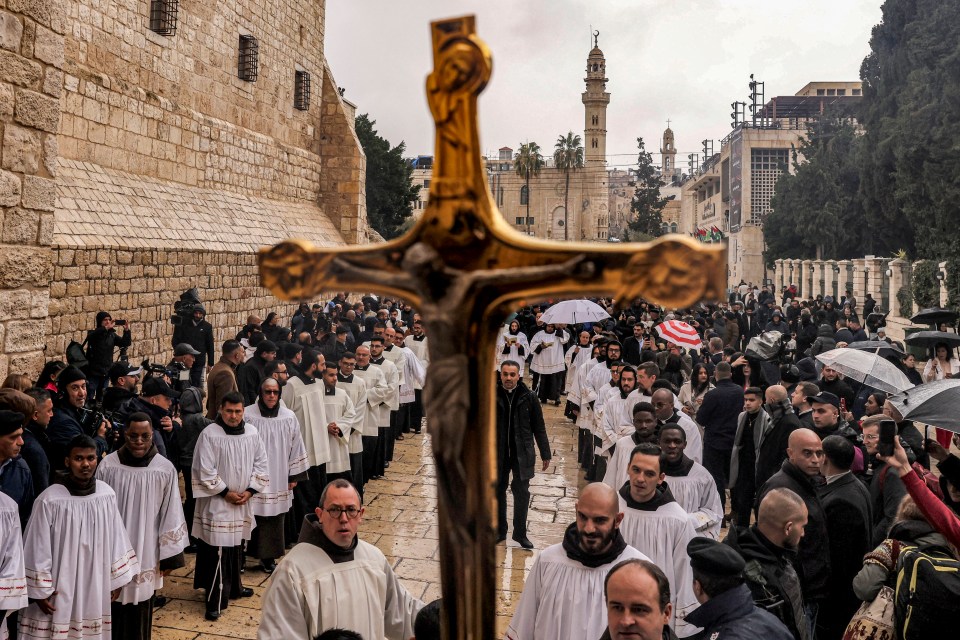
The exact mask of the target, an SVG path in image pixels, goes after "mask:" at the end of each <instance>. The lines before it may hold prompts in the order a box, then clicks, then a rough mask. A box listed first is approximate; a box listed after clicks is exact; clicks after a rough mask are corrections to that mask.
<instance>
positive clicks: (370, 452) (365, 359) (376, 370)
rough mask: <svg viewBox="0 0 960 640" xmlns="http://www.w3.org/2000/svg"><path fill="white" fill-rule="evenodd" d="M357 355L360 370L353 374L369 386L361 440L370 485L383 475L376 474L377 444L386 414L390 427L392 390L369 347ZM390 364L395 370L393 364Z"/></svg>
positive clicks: (366, 476) (364, 478) (365, 476)
mask: <svg viewBox="0 0 960 640" xmlns="http://www.w3.org/2000/svg"><path fill="white" fill-rule="evenodd" d="M356 355H357V366H356V368H355V369H354V372H353V374H354V375H355V376H359V377H360V378H362V379H363V381H364V382H365V383H366V384H367V407H366V411H365V412H364V418H363V425H362V426H361V427H358V428H360V429H362V435H361V438H360V439H361V442H362V443H363V481H364V482H367V481H368V480H370V479H372V478H374V477H376V476H378V475H382V474H378V473H377V441H378V440H379V438H380V421H381V414H383V413H386V414H387V416H388V417H387V421H386V422H385V423H384V424H385V425H386V426H389V424H390V419H389V413H390V408H389V406H388V405H389V402H390V396H391V390H390V387H389V386H388V384H387V377H386V376H385V375H384V373H383V369H382V368H381V367H378V366H376V365H373V364H371V363H370V347H366V346H364V345H360V346H358V347H357V352H356ZM389 364H390V366H393V364H392V363H389Z"/></svg>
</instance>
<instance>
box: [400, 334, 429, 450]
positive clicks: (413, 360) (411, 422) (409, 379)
mask: <svg viewBox="0 0 960 640" xmlns="http://www.w3.org/2000/svg"><path fill="white" fill-rule="evenodd" d="M393 339H394V349H399V350H400V351H401V353H403V358H404V359H403V382H401V383H400V422H399V423H398V425H399V426H400V431H401V432H400V433H399V434H398V435H397V440H403V434H404V433H410V432H413V433H420V430H421V428H422V425H423V414H422V412H420V413H418V412H417V410H416V408H415V405H416V400H417V389H418V388H419V389H421V390H422V389H423V385H424V383H425V382H426V381H427V368H426V367H424V366H423V363H422V362H420V358H418V357H417V354H415V353H414V352H413V351H412V350H410V349H408V348H407V347H406V346H405V345H404V343H403V339H404V338H403V334H402V333H395V334H394V338H393Z"/></svg>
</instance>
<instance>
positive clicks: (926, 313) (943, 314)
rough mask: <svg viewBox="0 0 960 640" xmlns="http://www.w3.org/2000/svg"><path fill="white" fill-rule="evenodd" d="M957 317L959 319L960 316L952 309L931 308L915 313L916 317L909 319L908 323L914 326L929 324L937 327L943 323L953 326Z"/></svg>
mask: <svg viewBox="0 0 960 640" xmlns="http://www.w3.org/2000/svg"><path fill="white" fill-rule="evenodd" d="M958 317H960V314H958V313H957V312H956V311H953V310H952V309H944V308H943V307H932V308H930V309H923V310H921V311H920V312H919V313H917V315H915V316H913V317H912V318H910V322H913V323H914V324H929V325H933V326H935V327H939V326H940V325H941V324H943V323H944V322H946V323H947V324H953V323H954V322H956V321H957V318H958Z"/></svg>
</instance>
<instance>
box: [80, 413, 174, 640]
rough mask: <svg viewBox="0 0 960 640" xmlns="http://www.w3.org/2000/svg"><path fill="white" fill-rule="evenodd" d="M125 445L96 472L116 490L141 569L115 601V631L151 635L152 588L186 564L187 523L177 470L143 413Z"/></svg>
mask: <svg viewBox="0 0 960 640" xmlns="http://www.w3.org/2000/svg"><path fill="white" fill-rule="evenodd" d="M123 438H124V445H123V446H122V447H120V448H119V449H118V450H117V451H114V452H113V453H111V454H110V455H108V456H107V457H106V458H104V459H103V462H101V463H100V466H99V467H98V468H97V478H98V479H100V480H102V481H104V482H106V483H107V484H108V485H110V487H111V488H113V490H114V492H116V494H117V506H118V507H119V509H120V516H121V517H122V518H123V524H124V525H126V528H127V534H128V535H129V536H130V540H131V542H132V543H133V550H134V551H135V552H136V554H137V558H138V559H139V560H140V573H139V574H138V575H137V577H136V578H135V579H134V580H132V581H131V582H130V583H129V584H127V585H126V586H125V587H123V588H122V589H121V590H120V597H119V598H117V600H116V601H114V602H113V604H112V606H111V609H112V613H113V637H115V638H124V640H126V639H127V638H129V639H130V640H149V638H150V629H151V624H152V622H153V594H154V592H155V591H158V590H160V589H161V588H162V587H163V577H164V576H165V575H167V573H168V572H170V571H173V570H174V569H179V568H180V567H182V566H184V558H183V550H184V549H185V548H186V547H187V544H188V543H189V539H188V536H187V523H186V520H184V517H183V506H182V505H181V504H180V485H179V483H178V480H177V470H176V469H175V468H174V467H173V464H171V463H170V461H169V460H167V459H166V458H164V457H163V456H161V455H158V453H159V452H158V451H157V446H156V445H155V444H154V442H153V425H152V423H151V422H150V416H148V415H147V414H145V413H139V412H138V413H132V414H130V416H129V417H128V418H127V425H126V428H125V429H124V431H123Z"/></svg>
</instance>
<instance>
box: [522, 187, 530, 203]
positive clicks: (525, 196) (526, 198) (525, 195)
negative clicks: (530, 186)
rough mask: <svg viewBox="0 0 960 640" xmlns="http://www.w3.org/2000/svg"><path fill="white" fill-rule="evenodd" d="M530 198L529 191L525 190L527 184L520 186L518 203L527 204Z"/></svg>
mask: <svg viewBox="0 0 960 640" xmlns="http://www.w3.org/2000/svg"><path fill="white" fill-rule="evenodd" d="M529 200H530V192H529V191H527V185H523V186H522V187H520V204H527V202H528V201H529Z"/></svg>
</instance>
